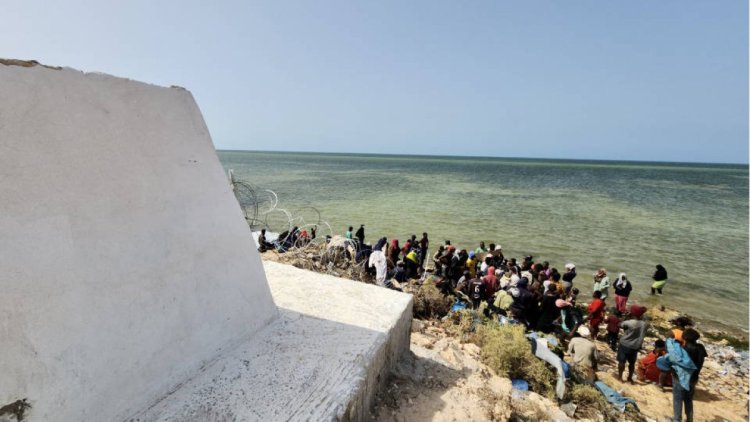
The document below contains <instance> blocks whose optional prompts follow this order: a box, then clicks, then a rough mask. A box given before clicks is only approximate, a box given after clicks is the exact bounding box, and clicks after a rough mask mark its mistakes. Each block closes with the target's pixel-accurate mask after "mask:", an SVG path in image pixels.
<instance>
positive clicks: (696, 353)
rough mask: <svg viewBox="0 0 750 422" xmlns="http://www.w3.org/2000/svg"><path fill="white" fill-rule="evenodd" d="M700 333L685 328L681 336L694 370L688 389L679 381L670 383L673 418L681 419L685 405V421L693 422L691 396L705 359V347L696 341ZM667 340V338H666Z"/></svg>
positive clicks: (673, 375)
mask: <svg viewBox="0 0 750 422" xmlns="http://www.w3.org/2000/svg"><path fill="white" fill-rule="evenodd" d="M700 336H701V335H700V334H698V332H697V331H695V330H693V329H692V328H688V329H686V330H685V331H684V332H683V334H682V338H683V340H685V346H684V347H683V349H685V352H687V354H688V356H689V357H690V360H691V361H693V365H695V371H693V373H692V375H690V385H689V387H690V389H689V390H687V391H685V390H684V388H683V386H682V385H681V383H680V382H673V383H672V410H673V411H674V415H673V420H675V421H680V420H682V406H683V404H684V405H685V420H686V421H687V422H693V396H694V395H695V387H696V385H697V384H698V377H699V375H700V372H701V369H702V368H703V362H704V361H705V360H706V356H707V353H706V348H705V347H703V345H702V344H700V343H698V339H699V338H700ZM667 341H669V340H667ZM673 345H674V344H673ZM674 378H675V374H674V370H673V373H672V379H674Z"/></svg>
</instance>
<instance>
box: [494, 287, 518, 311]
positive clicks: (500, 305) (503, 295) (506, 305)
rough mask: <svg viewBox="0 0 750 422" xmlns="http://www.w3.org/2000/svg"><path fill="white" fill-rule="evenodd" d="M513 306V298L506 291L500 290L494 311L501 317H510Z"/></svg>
mask: <svg viewBox="0 0 750 422" xmlns="http://www.w3.org/2000/svg"><path fill="white" fill-rule="evenodd" d="M511 305H513V296H511V294H510V293H508V292H507V291H505V290H498V292H497V293H496V294H495V301H494V302H493V311H495V312H497V313H498V314H500V315H503V316H508V312H509V310H510V307H511Z"/></svg>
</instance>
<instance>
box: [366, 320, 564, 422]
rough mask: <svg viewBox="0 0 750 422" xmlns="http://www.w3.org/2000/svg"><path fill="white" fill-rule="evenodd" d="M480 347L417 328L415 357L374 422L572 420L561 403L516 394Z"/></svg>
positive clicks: (426, 326)
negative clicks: (489, 364)
mask: <svg viewBox="0 0 750 422" xmlns="http://www.w3.org/2000/svg"><path fill="white" fill-rule="evenodd" d="M479 354H480V350H479V347H478V346H477V345H475V344H472V343H465V344H461V343H459V342H458V340H457V339H455V338H453V337H451V336H449V335H448V334H447V333H446V332H445V331H444V330H443V329H442V328H439V327H436V326H434V325H433V324H431V323H430V322H424V321H417V320H415V323H414V324H413V330H412V335H411V353H410V354H409V355H408V356H406V357H404V359H403V361H402V362H401V363H400V365H399V368H398V370H397V371H396V372H395V373H394V374H393V376H392V379H391V381H390V382H389V384H388V387H387V389H386V391H382V392H381V393H380V394H379V395H378V400H377V403H376V405H375V408H374V409H373V419H374V420H376V421H378V422H386V421H399V422H400V421H485V420H487V421H507V420H510V419H512V418H514V417H519V416H521V415H523V416H525V417H527V418H531V420H557V421H566V420H570V419H569V418H568V417H567V416H566V415H565V414H564V413H563V412H562V411H561V410H560V409H558V408H557V406H556V404H555V403H553V402H552V401H550V400H548V399H547V398H544V397H542V396H539V395H538V394H535V393H530V392H529V393H520V392H516V393H515V394H514V393H513V392H512V389H511V382H510V380H509V379H507V378H502V377H499V376H497V375H495V374H494V373H493V372H492V370H490V369H489V368H488V367H487V366H486V365H484V364H483V363H482V362H481V360H480V356H479Z"/></svg>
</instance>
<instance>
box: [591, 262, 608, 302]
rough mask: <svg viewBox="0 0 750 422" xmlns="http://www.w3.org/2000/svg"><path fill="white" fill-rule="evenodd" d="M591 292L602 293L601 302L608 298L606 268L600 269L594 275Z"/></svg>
mask: <svg viewBox="0 0 750 422" xmlns="http://www.w3.org/2000/svg"><path fill="white" fill-rule="evenodd" d="M593 290H594V291H597V290H598V291H600V292H602V300H606V299H607V297H608V296H609V277H608V276H607V269H606V268H600V269H599V271H597V272H596V273H594V289H593Z"/></svg>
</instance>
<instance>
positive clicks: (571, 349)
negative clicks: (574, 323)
mask: <svg viewBox="0 0 750 422" xmlns="http://www.w3.org/2000/svg"><path fill="white" fill-rule="evenodd" d="M590 336H591V332H590V331H589V329H588V328H587V327H586V326H580V327H578V329H577V330H576V332H575V334H573V338H572V339H571V340H570V343H568V354H569V355H570V357H571V358H572V359H573V367H574V368H576V369H577V370H578V371H580V372H582V373H583V378H584V380H585V381H586V382H587V383H592V384H593V383H594V382H596V380H597V377H596V370H597V361H598V359H599V355H598V352H597V351H596V345H595V344H594V342H593V341H591V340H590V339H589V337H590Z"/></svg>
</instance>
